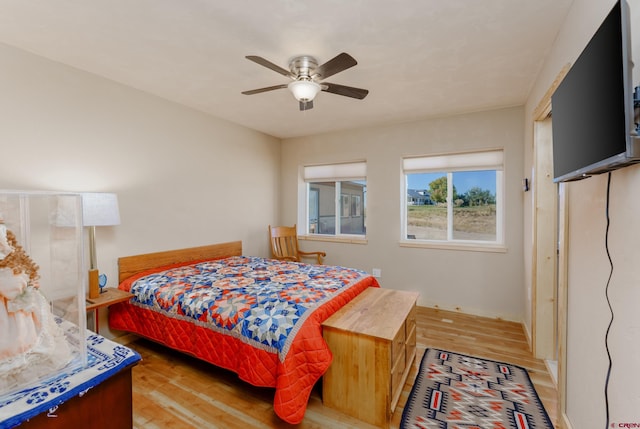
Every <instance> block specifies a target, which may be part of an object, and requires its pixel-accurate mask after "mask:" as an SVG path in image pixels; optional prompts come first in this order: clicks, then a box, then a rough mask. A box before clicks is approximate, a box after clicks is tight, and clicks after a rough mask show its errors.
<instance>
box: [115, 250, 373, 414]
mask: <svg viewBox="0 0 640 429" xmlns="http://www.w3.org/2000/svg"><path fill="white" fill-rule="evenodd" d="M119 270H120V280H121V283H120V285H119V288H120V289H123V290H126V291H129V292H131V293H132V294H133V295H134V297H133V298H131V299H130V300H129V301H128V302H124V303H120V304H116V305H113V306H111V307H110V311H109V325H110V327H111V328H112V329H118V330H123V331H129V332H133V333H135V334H138V335H141V336H144V337H147V338H149V339H151V340H154V341H156V342H159V343H161V344H164V345H166V346H168V347H171V348H173V349H176V350H179V351H182V352H185V353H188V354H191V355H193V356H195V357H197V358H200V359H203V360H205V361H207V362H210V363H212V364H215V365H217V366H220V367H223V368H226V369H229V370H231V371H234V372H235V373H237V374H238V376H239V377H240V378H241V379H242V380H244V381H246V382H248V383H250V384H252V385H255V386H262V387H273V388H275V397H274V411H275V413H276V414H277V415H278V416H279V417H280V418H281V419H283V420H284V421H286V422H288V423H292V424H296V423H299V422H300V421H302V419H303V418H304V414H305V410H306V406H307V402H308V399H309V395H310V393H311V390H312V388H313V386H314V384H315V383H316V382H317V381H318V380H319V379H320V377H321V376H322V375H323V374H324V373H325V371H326V370H327V369H328V368H329V365H330V364H331V360H332V355H331V352H330V350H329V349H328V347H327V345H326V343H325V341H324V339H323V338H322V327H321V324H322V322H323V321H324V320H325V319H327V318H328V317H329V316H331V315H332V314H333V313H334V312H336V311H337V310H338V309H340V308H341V307H342V306H344V305H345V304H346V303H348V302H349V301H350V300H351V299H353V298H354V297H355V296H357V295H358V294H359V293H360V292H362V291H363V290H365V289H366V288H368V287H378V283H377V282H376V280H375V279H374V278H373V277H372V276H370V275H369V274H367V273H365V272H364V271H360V270H356V269H351V268H345V267H337V266H324V265H310V264H303V263H297V262H288V261H279V260H274V259H265V258H258V257H252V256H242V243H241V242H231V243H223V244H221V245H212V246H203V247H200V248H193V249H181V250H179V251H174V252H159V253H155V254H146V255H139V256H133V257H126V258H120V259H119Z"/></svg>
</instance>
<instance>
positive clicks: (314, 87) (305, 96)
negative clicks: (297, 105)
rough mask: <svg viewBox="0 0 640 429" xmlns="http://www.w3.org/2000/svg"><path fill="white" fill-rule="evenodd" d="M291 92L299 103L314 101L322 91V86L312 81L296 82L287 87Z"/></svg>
mask: <svg viewBox="0 0 640 429" xmlns="http://www.w3.org/2000/svg"><path fill="white" fill-rule="evenodd" d="M287 87H288V88H289V91H291V93H292V94H293V96H294V97H295V98H296V100H298V101H303V102H304V101H312V100H313V99H314V98H315V96H316V95H317V94H318V92H320V90H321V89H322V88H321V87H320V85H318V84H317V83H316V82H314V81H312V80H294V81H293V82H291V83H290V84H289V85H287Z"/></svg>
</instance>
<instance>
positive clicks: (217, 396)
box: [128, 307, 557, 429]
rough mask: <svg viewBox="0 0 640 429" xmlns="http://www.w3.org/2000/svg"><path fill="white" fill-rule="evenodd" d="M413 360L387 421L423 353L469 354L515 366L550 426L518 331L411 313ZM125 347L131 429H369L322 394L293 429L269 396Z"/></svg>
mask: <svg viewBox="0 0 640 429" xmlns="http://www.w3.org/2000/svg"><path fill="white" fill-rule="evenodd" d="M417 340H418V356H417V357H416V361H415V362H414V368H413V369H412V371H411V373H410V374H409V378H408V380H407V383H406V384H405V386H404V390H403V393H402V396H401V398H400V401H399V403H398V407H397V408H396V410H395V413H394V415H393V418H392V421H391V427H392V428H398V426H399V424H400V418H401V416H402V409H403V407H404V404H405V403H406V400H407V397H408V395H409V392H410V390H411V385H412V383H413V380H414V379H415V376H416V373H417V369H418V365H419V362H420V359H421V358H422V354H423V353H424V350H425V348H428V347H429V348H441V349H444V350H448V351H452V352H459V353H464V354H470V355H474V356H478V357H484V358H487V359H493V360H497V361H501V362H508V363H512V364H515V365H519V366H522V367H524V368H526V369H527V370H528V371H529V375H530V377H531V379H532V380H533V383H534V385H535V387H536V390H537V391H538V394H539V395H540V398H541V399H542V402H543V404H544V406H545V408H546V409H547V412H548V413H549V416H550V417H551V419H552V421H553V422H554V424H556V422H557V418H556V408H557V405H556V404H557V392H556V388H555V385H554V383H553V381H552V379H551V376H550V375H549V373H548V372H547V370H546V367H545V364H544V362H542V361H541V360H538V359H534V358H533V357H532V355H531V352H530V351H529V347H528V344H527V341H526V337H525V334H524V332H523V329H522V326H521V325H520V324H517V323H513V322H505V321H500V320H495V319H487V318H481V317H476V316H468V315H463V314H460V313H453V312H446V311H441V310H433V309H427V308H424V307H419V308H418V318H417ZM128 346H129V347H131V348H133V349H135V350H136V351H138V352H139V353H140V354H141V356H142V361H141V362H140V363H139V364H138V365H137V366H136V367H135V368H134V369H133V419H134V427H135V428H137V429H155V428H158V429H159V428H177V429H183V428H184V429H191V428H198V429H200V428H288V427H298V428H305V429H307V428H322V429H327V428H329V429H330V428H336V429H337V428H340V429H342V428H371V427H372V426H370V425H368V424H365V423H362V422H360V421H358V420H355V419H353V418H350V417H349V416H346V415H344V414H341V413H339V412H336V411H333V410H331V409H329V408H326V407H324V406H323V405H322V400H321V395H320V392H321V389H320V388H319V387H320V386H316V388H315V389H314V391H313V392H312V394H311V398H310V400H309V405H308V408H307V412H306V414H305V418H304V421H303V422H302V423H301V424H299V425H297V426H292V425H288V424H286V423H284V422H283V421H282V420H280V419H279V418H278V417H277V416H276V415H275V414H274V412H273V407H272V402H273V390H272V389H267V388H256V387H253V386H251V385H249V384H246V383H244V382H242V381H240V380H239V379H238V378H237V377H236V376H235V374H233V373H230V372H228V371H225V370H222V369H219V368H216V367H214V366H212V365H209V364H207V363H204V362H202V361H199V360H197V359H194V358H191V357H189V356H186V355H184V354H181V353H177V352H174V351H172V350H169V349H167V348H164V347H162V346H159V345H157V344H154V343H152V342H149V341H147V340H143V339H135V340H134V341H133V342H130V343H128Z"/></svg>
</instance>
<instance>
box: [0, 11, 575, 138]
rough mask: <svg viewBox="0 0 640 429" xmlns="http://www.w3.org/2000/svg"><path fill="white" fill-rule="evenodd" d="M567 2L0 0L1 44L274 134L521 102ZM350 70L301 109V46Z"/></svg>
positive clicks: (332, 79)
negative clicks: (293, 75)
mask: <svg viewBox="0 0 640 429" xmlns="http://www.w3.org/2000/svg"><path fill="white" fill-rule="evenodd" d="M571 1H572V0H482V1H480V0H401V1H390V0H315V1H308V0H270V1H267V0H100V1H99V0H0V42H3V43H6V44H8V45H13V46H16V47H19V48H22V49H24V50H27V51H30V52H33V53H35V54H38V55H41V56H44V57H46V58H49V59H52V60H55V61H59V62H61V63H65V64H68V65H71V66H73V67H76V68H78V69H82V70H86V71H88V72H91V73H95V74H97V75H100V76H104V77H106V78H109V79H112V80H114V81H117V82H120V83H123V84H125V85H129V86H132V87H134V88H138V89H140V90H143V91H146V92H149V93H152V94H156V95H158V96H160V97H163V98H166V99H169V100H173V101H176V102H178V103H181V104H184V105H187V106H190V107H193V108H195V109H198V110H201V111H204V112H208V113H210V114H212V115H214V116H217V117H220V118H224V119H227V120H229V121H231V122H235V123H237V124H241V125H244V126H246V127H249V128H252V129H255V130H259V131H262V132H264V133H267V134H270V135H273V136H276V137H280V138H287V137H294V136H303V135H311V134H317V133H323V132H328V131H333V130H341V129H348V128H360V127H366V126H371V125H373V124H388V123H397V122H405V121H411V120H416V119H420V118H425V117H432V116H442V115H450V114H455V113H463V112H470V111H477V110H484V109H492V108H499V107H506V106H514V105H521V104H523V103H524V102H525V100H526V98H527V95H528V93H529V91H530V89H531V86H532V85H533V82H534V81H535V78H536V76H537V74H538V72H539V70H540V69H541V66H542V63H543V61H544V59H545V57H546V55H547V53H548V52H549V49H550V47H551V45H552V44H553V42H554V40H555V38H556V35H557V33H558V29H559V28H560V26H561V24H562V22H563V21H564V18H565V16H566V14H567V11H568V8H569V7H570V4H571ZM340 52H347V53H349V54H351V55H352V56H353V57H354V58H355V59H356V60H357V61H358V65H356V66H355V67H353V68H351V69H348V70H345V71H343V72H341V73H339V74H336V75H334V76H332V77H330V78H329V79H327V80H328V81H329V82H331V83H336V84H342V85H349V86H355V87H359V88H366V89H368V90H369V91H370V93H369V95H368V96H367V98H365V99H364V100H356V99H352V98H347V97H342V96H338V95H334V94H330V93H326V92H321V93H320V94H319V95H318V96H317V97H316V99H315V102H314V104H315V107H314V108H313V109H312V110H309V111H306V112H300V111H299V110H298V102H297V101H296V100H295V99H294V98H293V96H292V95H291V93H290V92H289V91H288V90H287V89H279V90H276V91H270V92H265V93H261V94H256V95H250V96H247V95H242V94H241V91H244V90H249V89H255V88H261V87H266V86H272V85H278V84H282V83H288V82H289V80H288V79H287V78H286V77H284V76H282V75H280V74H278V73H276V72H274V71H272V70H269V69H267V68H265V67H262V66H260V65H258V64H255V63H253V62H251V61H249V60H247V59H245V58H244V57H245V55H258V56H262V57H264V58H266V59H267V60H269V61H271V62H273V63H275V64H277V65H279V66H281V67H283V68H285V69H287V68H288V63H289V60H290V59H291V58H292V57H294V56H297V55H302V54H306V55H312V56H314V57H316V58H317V60H318V61H319V62H320V63H324V62H325V61H328V60H329V59H331V58H333V57H334V56H336V55H337V54H339V53H340Z"/></svg>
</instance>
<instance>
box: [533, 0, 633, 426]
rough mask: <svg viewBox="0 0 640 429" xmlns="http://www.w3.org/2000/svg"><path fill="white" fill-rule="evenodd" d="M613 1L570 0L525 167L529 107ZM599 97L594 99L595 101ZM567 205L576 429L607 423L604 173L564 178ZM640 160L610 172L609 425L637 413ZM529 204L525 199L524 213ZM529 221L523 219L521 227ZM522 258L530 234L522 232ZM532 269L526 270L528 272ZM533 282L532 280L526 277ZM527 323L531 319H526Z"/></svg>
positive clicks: (571, 399) (541, 81)
mask: <svg viewBox="0 0 640 429" xmlns="http://www.w3.org/2000/svg"><path fill="white" fill-rule="evenodd" d="M628 3H629V5H630V7H631V11H632V19H631V22H632V34H633V44H634V46H633V54H634V58H635V62H636V67H635V70H634V84H635V85H638V84H640V67H639V66H638V63H640V26H638V23H640V3H639V2H638V1H637V0H629V1H628ZM613 4H614V1H613V0H607V1H602V0H574V3H573V5H572V8H571V11H570V12H569V15H568V16H567V19H566V21H565V23H564V26H563V29H562V32H561V33H560V35H559V37H558V39H557V41H556V43H555V46H554V48H553V50H552V51H551V53H550V55H549V58H548V60H547V62H546V64H545V66H544V68H543V69H542V71H541V73H540V76H539V78H538V80H537V82H536V84H535V86H534V88H533V90H532V93H531V96H530V97H529V100H528V102H527V105H526V124H525V125H526V132H525V137H526V143H525V148H526V153H525V171H530V169H531V159H532V153H531V147H532V139H533V138H532V135H533V131H532V124H533V116H532V115H533V114H532V112H533V109H534V108H535V107H536V105H537V104H538V103H539V102H540V100H541V99H542V97H543V94H544V93H545V92H546V91H547V89H548V88H549V87H550V86H551V84H552V82H553V80H554V78H555V77H556V75H557V74H558V73H559V72H560V69H561V68H562V67H563V66H564V65H565V64H566V63H569V62H573V61H575V59H576V58H577V56H578V55H579V54H580V52H581V51H582V49H583V48H584V46H585V45H586V44H587V42H588V40H589V39H590V38H591V36H592V35H593V32H594V31H595V30H596V28H597V27H598V25H599V24H600V22H601V21H602V20H603V19H604V17H605V16H606V14H607V13H608V11H609V10H610V9H611V7H612V6H613ZM596 101H597V100H594V102H596ZM566 186H567V193H568V212H569V243H568V265H569V267H568V282H569V284H568V307H569V308H568V315H567V317H568V323H567V410H566V415H567V418H568V422H569V424H570V425H571V426H572V427H573V428H574V429H590V428H601V427H604V425H605V413H606V411H605V410H606V408H605V398H604V383H605V377H606V373H607V367H608V359H607V353H606V349H605V332H606V330H607V327H608V324H609V321H610V318H611V315H610V312H609V308H608V306H607V302H606V298H605V287H606V283H607V278H608V276H609V270H610V267H609V261H608V258H607V255H606V251H605V241H604V240H605V230H606V217H605V201H606V188H607V176H606V175H601V176H596V177H592V178H589V179H587V180H583V181H580V182H573V183H569V184H567V185H566ZM638 195H640V166H633V167H627V168H625V169H622V170H618V171H615V172H613V173H612V181H611V202H610V211H609V215H610V220H611V227H610V235H609V248H610V251H611V257H612V259H613V264H614V271H613V276H612V278H611V284H610V289H609V295H610V298H611V304H612V306H613V310H614V313H615V319H614V323H613V325H612V327H611V333H610V339H609V347H610V351H611V356H612V359H613V370H612V373H611V380H610V387H609V403H610V416H611V419H610V424H615V425H616V426H611V427H622V426H618V425H619V424H624V423H638V421H639V420H640V412H639V410H640V373H639V372H638V371H636V370H635V369H634V368H635V367H636V366H637V362H638V356H640V318H638V313H639V311H638V310H639V307H640V264H639V263H638V261H639V259H640V250H639V248H638V243H640V223H639V222H638V214H639V213H640V199H639V198H638ZM530 207H531V203H530V201H528V202H527V204H526V208H525V212H526V213H528V212H529V210H530ZM530 229H531V220H530V215H529V214H528V215H527V216H526V218H525V231H528V230H529V231H530ZM525 237H527V241H526V243H525V259H528V258H530V254H531V252H530V240H529V239H528V234H527V233H525ZM528 272H529V271H527V273H528ZM528 284H529V285H530V279H528ZM528 322H529V323H530V319H529V320H528Z"/></svg>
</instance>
